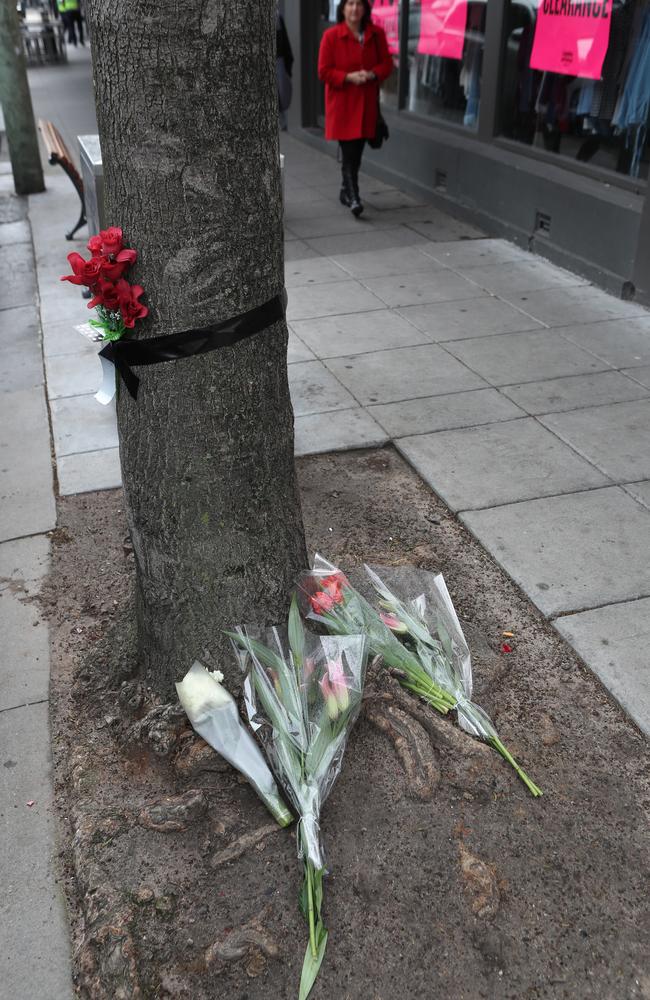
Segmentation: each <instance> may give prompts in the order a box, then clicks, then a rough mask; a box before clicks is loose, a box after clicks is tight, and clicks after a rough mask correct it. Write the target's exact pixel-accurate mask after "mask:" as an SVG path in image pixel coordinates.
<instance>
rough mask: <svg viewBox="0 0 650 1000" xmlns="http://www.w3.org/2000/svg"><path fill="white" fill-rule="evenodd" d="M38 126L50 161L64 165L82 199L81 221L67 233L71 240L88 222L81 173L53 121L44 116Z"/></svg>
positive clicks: (67, 238) (67, 237) (68, 238)
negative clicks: (45, 118) (46, 119)
mask: <svg viewBox="0 0 650 1000" xmlns="http://www.w3.org/2000/svg"><path fill="white" fill-rule="evenodd" d="M38 128H39V131H40V133H41V137H42V139H43V142H44V143H45V148H46V150H47V155H48V157H49V162H50V163H52V164H55V163H58V164H59V166H61V167H63V169H64V170H65V172H66V174H67V175H68V177H69V178H70V180H71V181H72V183H73V184H74V187H75V190H76V192H77V194H78V195H79V198H80V199H81V214H80V215H79V221H78V222H77V225H76V226H75V227H74V229H71V230H70V232H69V233H66V234H65V238H66V240H71V239H73V238H74V234H75V233H76V232H77V230H78V229H81V227H82V226H85V224H86V203H85V201H84V184H83V181H82V179H81V174H80V173H79V171H78V170H77V168H76V167H75V165H74V162H73V160H72V157H71V155H70V152H69V150H68V147H67V146H66V144H65V142H64V141H63V138H62V136H61V133H60V132H59V130H58V129H57V128H56V126H55V125H53V124H52V122H48V121H45V120H44V119H43V118H41V119H40V120H39V123H38Z"/></svg>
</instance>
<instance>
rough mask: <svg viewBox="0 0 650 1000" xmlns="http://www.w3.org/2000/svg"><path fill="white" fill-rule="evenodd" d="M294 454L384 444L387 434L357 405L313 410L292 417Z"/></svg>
mask: <svg viewBox="0 0 650 1000" xmlns="http://www.w3.org/2000/svg"><path fill="white" fill-rule="evenodd" d="M295 435H296V438H295V453H296V455H318V454H322V453H325V452H328V451H343V450H346V449H348V448H375V447H379V446H381V445H383V444H386V442H387V440H388V435H387V434H386V432H385V431H384V429H383V428H382V427H380V426H379V424H378V423H377V422H376V421H375V420H373V418H372V417H371V416H370V414H369V413H368V411H367V410H364V409H362V408H361V407H360V406H358V407H356V408H355V409H351V410H336V411H334V412H330V413H313V414H309V415H306V416H298V417H296V421H295Z"/></svg>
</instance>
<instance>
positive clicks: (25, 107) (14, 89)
mask: <svg viewBox="0 0 650 1000" xmlns="http://www.w3.org/2000/svg"><path fill="white" fill-rule="evenodd" d="M0 105H2V109H3V112H4V119H5V129H6V132H7V145H8V146H9V158H10V159H11V171H12V173H13V178H14V188H15V189H16V194H37V193H38V192H39V191H44V190H45V183H44V181H43V167H42V165H41V154H40V151H39V148H38V136H37V135H36V125H35V123H34V110H33V108H32V95H31V94H30V92H29V83H28V81H27V66H26V63H25V55H24V53H23V43H22V40H21V37H20V22H19V20H18V13H17V11H16V4H15V3H14V0H0Z"/></svg>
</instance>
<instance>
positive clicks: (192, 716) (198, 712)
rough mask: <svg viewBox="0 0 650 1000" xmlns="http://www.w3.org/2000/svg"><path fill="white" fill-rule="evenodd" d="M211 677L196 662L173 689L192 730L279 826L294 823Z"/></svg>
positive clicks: (258, 752)
mask: <svg viewBox="0 0 650 1000" xmlns="http://www.w3.org/2000/svg"><path fill="white" fill-rule="evenodd" d="M219 678H220V679H219V680H218V679H217V678H216V677H215V674H214V673H211V672H210V671H208V670H206V668H205V667H204V666H203V664H201V663H199V661H198V660H195V661H194V663H193V664H192V666H191V668H190V669H189V670H188V672H187V674H186V675H185V677H184V678H183V680H182V681H181V682H180V683H179V684H177V685H176V689H177V691H178V696H179V699H180V702H181V704H182V705H183V708H184V709H185V712H186V714H187V717H188V719H189V720H190V723H191V725H192V728H193V729H194V730H195V732H197V733H198V734H199V736H201V737H202V738H203V739H204V740H205V742H206V743H209V745H210V746H211V747H212V748H213V750H216V752H217V753H218V754H220V755H221V756H222V757H224V758H225V759H226V760H227V761H228V763H230V764H232V766H233V767H234V768H236V769H237V770H238V771H239V772H240V773H241V774H243V775H244V777H245V778H247V779H248V781H249V782H250V784H251V785H252V786H253V788H254V789H255V791H256V792H257V794H258V795H259V797H260V798H261V800H262V802H264V804H265V806H266V807H267V809H268V810H269V812H270V813H271V814H272V815H273V816H274V818H275V819H276V820H277V822H278V823H279V824H280V826H288V825H289V823H291V822H292V821H293V816H292V815H291V813H290V811H289V809H288V808H287V806H286V804H285V803H284V801H283V800H282V796H281V794H280V791H279V789H278V786H277V784H276V782H275V779H274V777H273V774H272V772H271V770H270V768H269V766H268V764H267V762H266V761H265V759H264V755H263V753H262V751H261V750H260V748H259V747H258V745H257V743H256V742H255V740H254V738H253V736H252V735H251V733H250V732H249V730H248V729H247V728H246V726H245V725H244V723H243V722H242V720H241V719H240V717H239V712H238V710H237V705H236V702H235V700H234V698H233V697H232V695H231V694H230V692H229V691H227V689H226V688H225V687H223V685H222V684H221V683H220V680H221V679H223V678H222V676H221V675H219Z"/></svg>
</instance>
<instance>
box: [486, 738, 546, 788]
mask: <svg viewBox="0 0 650 1000" xmlns="http://www.w3.org/2000/svg"><path fill="white" fill-rule="evenodd" d="M489 742H490V743H491V744H492V746H493V747H494V749H495V750H496V751H498V753H500V754H501V756H502V757H503V759H504V760H507V761H508V763H509V764H510V766H511V767H513V768H514V770H515V771H516V772H517V774H518V775H519V777H520V778H521V780H522V781H523V783H524V785H525V786H526V788H527V789H528V791H529V792H530V794H531V795H533V796H534V797H535V798H538V797H539V796H540V795H542V794H543V793H542V790H541V788H539V787H538V786H537V785H536V784H535V782H534V781H531V779H530V778H529V777H528V775H527V774H526V772H525V771H524V769H523V768H522V767H520V766H519V764H518V763H517V761H516V760H515V758H514V757H513V756H512V754H511V753H510V751H509V750H508V748H507V747H505V746H504V745H503V743H502V742H501V740H500V739H499V737H498V736H493V737H492V738H491V739H490V741H489Z"/></svg>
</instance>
